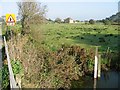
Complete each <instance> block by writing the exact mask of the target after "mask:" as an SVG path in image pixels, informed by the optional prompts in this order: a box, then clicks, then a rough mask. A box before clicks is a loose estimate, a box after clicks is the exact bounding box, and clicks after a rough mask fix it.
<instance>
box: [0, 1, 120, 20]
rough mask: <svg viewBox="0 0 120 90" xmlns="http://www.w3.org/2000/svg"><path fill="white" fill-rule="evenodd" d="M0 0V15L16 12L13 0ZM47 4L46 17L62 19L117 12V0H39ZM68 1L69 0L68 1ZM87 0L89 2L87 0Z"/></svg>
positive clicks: (90, 17)
mask: <svg viewBox="0 0 120 90" xmlns="http://www.w3.org/2000/svg"><path fill="white" fill-rule="evenodd" d="M7 1H8V0H2V1H0V16H1V15H5V14H6V13H15V14H16V15H17V14H18V9H17V5H16V2H15V1H18V0H10V1H11V2H7ZM40 1H44V2H43V5H47V8H48V12H47V13H46V17H47V18H51V19H55V18H57V17H59V18H61V19H64V18H67V17H71V18H73V19H78V20H89V19H103V18H106V17H109V16H111V15H113V14H115V13H117V12H118V1H119V0H96V1H95V0H56V1H55V0H40ZM68 1H69V2H68ZM88 1H89V2H88Z"/></svg>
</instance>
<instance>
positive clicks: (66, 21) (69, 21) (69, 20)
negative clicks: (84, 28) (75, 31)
mask: <svg viewBox="0 0 120 90" xmlns="http://www.w3.org/2000/svg"><path fill="white" fill-rule="evenodd" d="M64 23H74V20H73V19H72V18H66V19H64Z"/></svg>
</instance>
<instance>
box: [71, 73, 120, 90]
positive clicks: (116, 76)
mask: <svg viewBox="0 0 120 90" xmlns="http://www.w3.org/2000/svg"><path fill="white" fill-rule="evenodd" d="M119 83H120V72H117V71H107V72H102V73H101V77H100V78H98V79H96V80H94V79H93V77H90V76H86V77H81V78H80V79H79V80H77V81H72V86H71V87H72V88H94V87H95V88H120V85H119Z"/></svg>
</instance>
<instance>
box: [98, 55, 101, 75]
mask: <svg viewBox="0 0 120 90" xmlns="http://www.w3.org/2000/svg"><path fill="white" fill-rule="evenodd" d="M100 75H101V55H99V59H98V77H100Z"/></svg>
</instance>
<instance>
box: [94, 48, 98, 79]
mask: <svg viewBox="0 0 120 90" xmlns="http://www.w3.org/2000/svg"><path fill="white" fill-rule="evenodd" d="M97 54H98V47H96V53H95V64H94V78H97V64H98V57H97Z"/></svg>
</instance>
